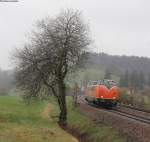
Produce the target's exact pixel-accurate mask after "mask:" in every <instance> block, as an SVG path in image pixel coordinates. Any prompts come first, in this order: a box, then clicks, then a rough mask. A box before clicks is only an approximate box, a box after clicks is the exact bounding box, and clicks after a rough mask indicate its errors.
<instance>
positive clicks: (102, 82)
mask: <svg viewBox="0 0 150 142" xmlns="http://www.w3.org/2000/svg"><path fill="white" fill-rule="evenodd" d="M95 85H105V86H106V87H107V88H111V87H113V86H116V85H117V83H116V82H115V81H113V80H107V79H104V80H98V81H90V82H89V83H88V86H95Z"/></svg>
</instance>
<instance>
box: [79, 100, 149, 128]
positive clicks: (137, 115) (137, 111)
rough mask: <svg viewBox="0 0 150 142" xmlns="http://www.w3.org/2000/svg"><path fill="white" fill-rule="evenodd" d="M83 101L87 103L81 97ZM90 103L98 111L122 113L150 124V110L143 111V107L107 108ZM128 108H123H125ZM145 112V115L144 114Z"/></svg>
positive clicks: (123, 115) (121, 114) (124, 115)
mask: <svg viewBox="0 0 150 142" xmlns="http://www.w3.org/2000/svg"><path fill="white" fill-rule="evenodd" d="M80 101H81V102H83V103H85V102H86V101H85V100H84V98H81V100H80ZM87 104H88V105H90V106H92V107H95V108H97V109H98V111H105V112H111V113H113V114H117V115H120V116H122V117H126V118H129V119H132V120H136V121H139V122H142V123H146V124H149V125H150V112H149V111H143V110H142V109H134V108H133V107H124V106H118V107H116V108H113V109H105V108H103V107H100V106H98V105H96V104H93V103H87ZM124 108H125V109H126V110H123V109H124ZM128 109H130V110H131V109H132V111H134V113H133V112H130V111H129V110H128ZM143 113H145V115H144V114H143Z"/></svg>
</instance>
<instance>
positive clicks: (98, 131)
mask: <svg viewBox="0 0 150 142" xmlns="http://www.w3.org/2000/svg"><path fill="white" fill-rule="evenodd" d="M50 103H51V104H52V105H53V110H52V111H51V113H50V116H51V118H54V119H53V121H57V115H58V113H59V108H58V105H57V102H56V101H54V100H50ZM67 105H68V106H67V108H68V123H67V125H66V126H61V127H62V128H63V129H64V130H65V131H67V132H68V133H70V134H71V135H73V136H74V137H76V138H77V139H78V141H79V142H125V141H124V138H123V137H122V136H121V135H120V134H119V133H118V132H117V130H115V129H114V128H112V127H110V126H108V125H104V124H100V125H97V124H95V123H94V122H93V121H92V120H91V119H90V118H88V117H86V116H84V115H82V114H81V113H80V107H77V108H75V109H74V108H73V107H72V98H71V97H67ZM55 116H56V117H55Z"/></svg>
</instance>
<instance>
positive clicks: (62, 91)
mask: <svg viewBox="0 0 150 142" xmlns="http://www.w3.org/2000/svg"><path fill="white" fill-rule="evenodd" d="M58 89H59V90H58V91H59V96H58V104H59V107H60V114H59V124H61V125H65V124H66V123H67V106H66V87H65V84H64V82H63V81H60V82H59V83H58Z"/></svg>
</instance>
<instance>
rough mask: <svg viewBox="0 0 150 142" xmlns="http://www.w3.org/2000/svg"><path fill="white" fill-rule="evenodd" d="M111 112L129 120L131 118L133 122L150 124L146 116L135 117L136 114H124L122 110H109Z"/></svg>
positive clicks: (149, 119)
mask: <svg viewBox="0 0 150 142" xmlns="http://www.w3.org/2000/svg"><path fill="white" fill-rule="evenodd" d="M108 111H109V112H112V113H115V114H118V115H121V116H123V117H127V118H130V119H133V120H136V121H140V122H143V123H146V124H150V118H147V117H145V116H139V115H135V114H131V113H128V112H122V111H120V110H115V109H113V110H108Z"/></svg>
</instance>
